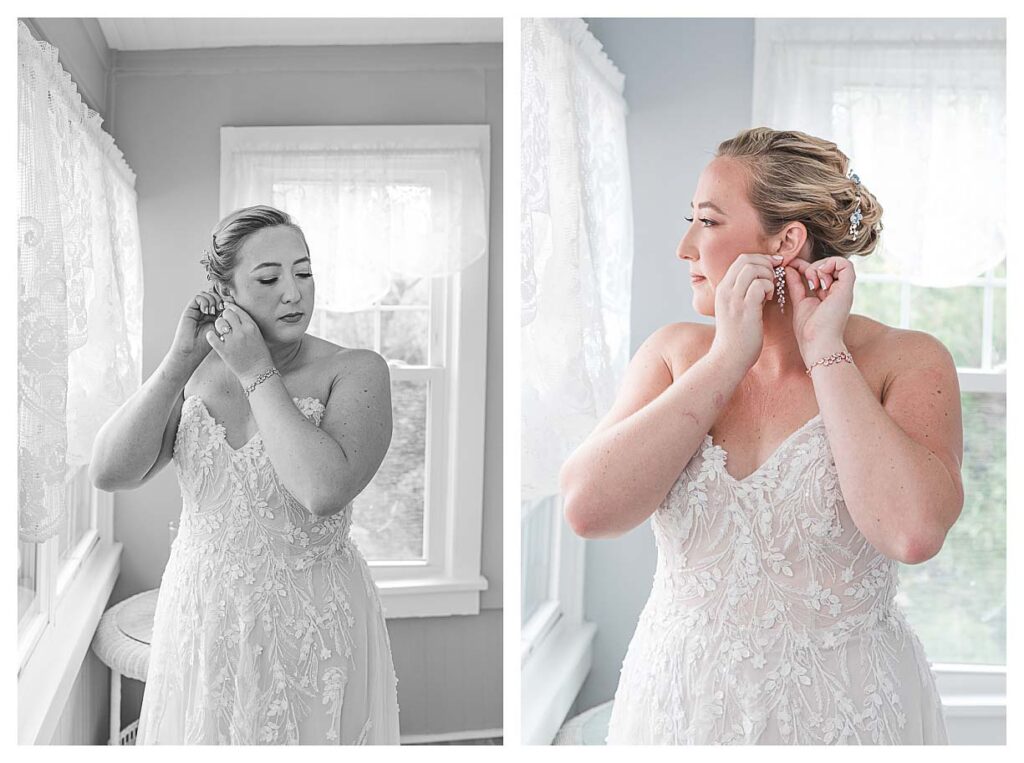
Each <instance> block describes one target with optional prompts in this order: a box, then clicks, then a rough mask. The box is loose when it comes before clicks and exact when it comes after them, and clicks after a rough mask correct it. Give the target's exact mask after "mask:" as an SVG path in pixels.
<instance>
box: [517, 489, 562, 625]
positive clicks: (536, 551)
mask: <svg viewBox="0 0 1024 763" xmlns="http://www.w3.org/2000/svg"><path fill="white" fill-rule="evenodd" d="M553 506H554V501H553V500H551V499H548V498H545V499H543V500H542V501H541V502H540V504H539V505H537V506H536V507H534V508H533V509H532V510H529V509H527V510H525V511H524V512H523V514H524V517H525V518H524V519H523V527H522V548H521V554H520V562H521V564H522V571H521V585H522V588H521V589H520V590H521V591H522V597H523V611H522V620H521V621H520V625H525V624H526V623H527V622H528V621H529V619H530V618H531V617H533V615H534V613H535V612H536V611H537V610H538V609H539V608H540V605H541V604H543V603H544V602H545V601H547V600H548V599H549V598H550V582H551V544H552V543H553V541H554V537H553V535H554V533H552V530H553V528H554V524H553V522H552V516H551V512H552V509H553Z"/></svg>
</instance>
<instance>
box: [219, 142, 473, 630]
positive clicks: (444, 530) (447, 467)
mask: <svg viewBox="0 0 1024 763" xmlns="http://www.w3.org/2000/svg"><path fill="white" fill-rule="evenodd" d="M317 135H323V136H327V137H328V138H329V139H331V140H332V141H333V140H336V139H337V138H338V137H339V135H347V136H350V137H351V138H352V139H353V140H360V141H364V142H365V141H366V140H368V139H380V140H386V141H387V142H389V143H394V144H397V143H401V142H402V141H403V140H410V141H417V140H423V139H434V138H437V137H442V138H443V139H446V140H449V141H452V144H453V145H458V146H460V147H470V148H475V149H477V150H478V151H479V153H480V163H481V167H482V169H483V173H484V179H483V180H484V182H483V187H484V203H485V210H484V214H485V219H486V220H488V221H489V220H490V127H489V126H488V125H377V126H374V125H359V126H318V127H306V126H297V127H223V128H221V181H220V206H221V214H226V213H227V212H230V211H231V209H229V207H230V206H231V205H232V201H231V199H232V193H231V189H230V188H229V187H228V184H229V182H230V178H231V177H232V176H233V175H232V167H231V160H232V156H233V151H235V150H237V149H238V148H239V147H242V146H246V145H252V143H253V142H255V141H260V140H271V141H273V142H275V143H277V142H279V141H292V140H293V139H297V138H299V137H302V138H309V137H310V136H313V137H315V136H317ZM489 259H490V246H489V244H488V249H487V251H485V252H484V255H483V256H482V257H480V258H479V259H478V260H476V261H475V262H474V263H473V264H471V265H469V266H468V267H466V268H465V269H464V270H462V271H461V272H459V273H457V274H455V275H452V276H450V277H449V278H448V279H446V280H447V288H446V289H443V290H442V291H444V293H445V303H446V305H447V310H446V313H447V315H446V320H444V321H434V320H432V321H431V325H432V327H433V330H435V331H436V330H440V331H442V332H444V335H443V336H442V337H436V336H435V337H431V341H430V345H431V349H432V350H433V348H434V347H435V346H437V344H436V340H437V339H438V338H441V339H443V340H444V342H443V346H444V347H446V348H447V357H446V358H445V368H444V371H443V373H439V374H437V375H436V376H434V375H432V376H431V378H430V383H431V384H432V385H433V384H435V383H436V384H437V385H438V386H439V387H440V389H432V394H434V393H437V392H440V395H439V397H440V398H441V399H440V400H439V401H437V402H438V404H437V405H436V406H435V405H431V406H430V409H429V410H428V416H434V415H436V416H439V417H440V418H441V419H442V420H443V422H444V424H445V426H442V427H429V429H430V430H431V431H432V434H433V437H432V438H431V442H430V443H429V445H428V456H427V458H428V461H429V460H431V459H433V458H439V459H440V463H439V468H438V469H433V468H428V469H427V470H426V473H427V475H428V477H427V483H428V484H427V486H426V490H425V495H426V496H428V500H429V501H430V502H431V503H430V510H429V511H428V513H427V516H426V517H425V520H424V528H423V531H424V550H425V556H426V559H425V560H424V561H411V562H370V563H369V567H370V572H371V574H372V576H373V579H374V582H375V583H376V584H377V588H378V590H379V591H380V596H381V600H382V602H383V604H384V611H385V616H386V617H387V618H388V619H399V618H407V617H439V616H448V615H475V614H479V612H480V593H481V592H482V591H484V590H486V589H487V585H488V583H487V579H486V578H484V577H483V575H482V574H481V551H482V530H483V476H484V414H485V390H486V371H487V320H486V316H487V285H488V267H489ZM437 280H440V279H435V281H437ZM431 302H432V305H436V302H437V300H435V299H432V300H431ZM433 317H434V316H432V318H433ZM428 362H431V363H433V362H434V360H433V358H431V359H429V361H428ZM415 368H416V367H410V366H403V365H402V364H392V365H391V366H390V370H391V376H392V379H401V378H402V377H403V374H405V373H406V372H407V371H408V370H410V369H415ZM416 378H418V379H422V378H423V374H422V373H420V374H417V375H416ZM449 401H457V402H458V404H457V405H450V404H449ZM446 434H447V435H448V437H447V438H446V437H445V435H446ZM446 440H447V441H446ZM435 454H436V455H435ZM433 475H443V477H442V479H441V480H432V479H431V476H433ZM437 482H440V483H441V484H437Z"/></svg>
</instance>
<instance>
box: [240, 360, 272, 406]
mask: <svg viewBox="0 0 1024 763" xmlns="http://www.w3.org/2000/svg"><path fill="white" fill-rule="evenodd" d="M274 374H277V375H278V376H280V375H281V372H280V371H278V370H277V369H276V368H274V367H273V366H271V367H270V368H268V369H267V370H266V371H261V372H260V375H259V376H257V377H256V381H254V382H253V383H252V384H250V385H249V386H248V387H245V388H243V389H242V394H244V395H245V396H246V398H248V397H249V395H251V394H252V392H253V390H255V389H256V388H257V387H258V386H260V385H261V384H263V382H265V381H266V380H267V379H269V378H270V377H271V376H273V375H274Z"/></svg>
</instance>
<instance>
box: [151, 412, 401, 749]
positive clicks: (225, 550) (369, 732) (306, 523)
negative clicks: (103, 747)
mask: <svg viewBox="0 0 1024 763" xmlns="http://www.w3.org/2000/svg"><path fill="white" fill-rule="evenodd" d="M295 403H296V405H297V406H298V408H299V409H300V410H301V411H302V413H303V415H305V416H306V417H307V418H310V419H312V421H313V422H314V423H315V424H316V425H317V426H319V425H320V419H321V417H322V416H323V413H324V406H323V404H322V403H321V402H320V401H319V400H316V399H315V398H304V399H301V400H299V399H296V400H295ZM174 462H175V466H176V468H177V473H178V480H179V482H180V484H181V493H182V499H183V505H182V512H181V520H180V524H179V530H178V535H177V537H176V538H175V540H174V543H173V545H172V548H171V556H170V560H169V561H168V563H167V568H166V569H165V571H164V574H163V579H162V581H161V584H160V595H159V599H158V602H157V607H156V619H155V622H154V627H153V644H152V651H151V656H150V663H149V674H148V678H147V681H146V689H145V694H144V697H143V702H142V716H141V718H140V719H139V732H138V738H137V742H138V744H271V743H280V744H286V743H287V744H385V743H393V744H397V743H398V702H397V695H396V680H395V673H394V668H393V665H392V661H391V650H390V644H389V641H388V634H387V630H386V628H385V624H384V617H383V613H382V610H381V603H380V599H379V597H378V594H377V590H376V588H375V587H374V583H373V580H372V579H371V578H370V573H369V570H368V569H367V566H366V562H365V561H364V560H363V557H362V555H361V554H360V553H359V550H358V549H357V548H356V547H355V546H354V545H353V543H352V541H351V540H350V539H349V526H350V523H351V507H347V508H346V509H345V510H344V511H342V512H339V513H338V514H335V515H333V516H331V517H327V518H318V517H316V516H314V515H313V514H311V513H310V512H309V511H307V510H306V509H305V508H303V507H302V506H301V505H300V504H299V503H298V502H297V501H296V500H295V499H294V498H293V497H292V496H291V495H290V494H289V493H288V492H287V490H286V489H285V488H284V486H283V485H282V484H281V483H280V482H279V481H278V478H277V475H276V473H275V472H274V469H273V466H272V465H271V463H270V459H269V458H268V457H267V455H266V453H265V452H264V449H263V442H262V439H261V437H260V435H259V434H257V435H255V436H254V437H253V438H252V439H251V440H249V442H247V443H246V444H245V445H243V446H242V447H241V448H239V449H238V450H235V449H233V448H232V447H231V446H230V445H229V444H228V443H227V440H226V438H225V433H224V428H223V426H221V425H220V424H218V423H217V422H216V421H214V419H213V418H212V417H211V415H210V413H209V412H208V411H207V409H206V406H205V405H204V403H203V401H202V400H201V399H200V398H199V397H197V396H194V395H193V396H190V397H188V398H186V400H185V401H184V404H183V405H182V409H181V423H180V424H179V426H178V432H177V436H176V439H175V445H174Z"/></svg>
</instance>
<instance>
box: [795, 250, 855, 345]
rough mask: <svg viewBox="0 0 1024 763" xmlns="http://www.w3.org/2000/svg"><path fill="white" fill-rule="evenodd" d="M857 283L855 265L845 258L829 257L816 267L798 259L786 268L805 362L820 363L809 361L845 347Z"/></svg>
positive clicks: (798, 342) (796, 326) (816, 263)
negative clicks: (822, 353)
mask: <svg viewBox="0 0 1024 763" xmlns="http://www.w3.org/2000/svg"><path fill="white" fill-rule="evenodd" d="M856 280H857V274H856V273H855V272H854V269H853V263H851V262H850V261H849V260H848V259H846V258H845V257H838V256H837V257H826V258H825V259H822V260H818V261H817V262H813V263H811V262H807V261H806V260H801V259H799V258H796V259H794V260H792V261H790V262H789V263H788V265H787V266H786V286H787V295H788V297H789V302H790V303H791V304H792V306H793V330H794V332H795V333H796V340H797V344H798V345H799V346H800V352H801V354H802V355H804V360H805V361H807V362H813V360H814V359H816V358H811V359H810V360H808V355H814V354H815V353H819V352H823V351H824V352H834V351H835V350H836V349H837V348H840V347H842V345H843V336H844V334H845V331H846V321H847V320H848V319H849V317H850V309H851V308H852V307H853V285H854V283H855V282H856ZM805 282H806V283H807V284H809V285H810V286H812V287H813V288H810V289H809V288H808V286H807V285H805Z"/></svg>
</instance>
